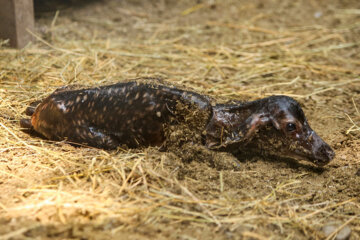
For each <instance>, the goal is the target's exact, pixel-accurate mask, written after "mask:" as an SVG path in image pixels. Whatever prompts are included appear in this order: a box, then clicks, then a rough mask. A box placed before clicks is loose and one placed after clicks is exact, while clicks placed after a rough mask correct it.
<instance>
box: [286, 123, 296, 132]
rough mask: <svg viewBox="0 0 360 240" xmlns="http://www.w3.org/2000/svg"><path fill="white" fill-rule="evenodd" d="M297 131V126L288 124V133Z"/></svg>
mask: <svg viewBox="0 0 360 240" xmlns="http://www.w3.org/2000/svg"><path fill="white" fill-rule="evenodd" d="M295 130H296V125H295V123H288V124H286V131H288V132H293V131H295Z"/></svg>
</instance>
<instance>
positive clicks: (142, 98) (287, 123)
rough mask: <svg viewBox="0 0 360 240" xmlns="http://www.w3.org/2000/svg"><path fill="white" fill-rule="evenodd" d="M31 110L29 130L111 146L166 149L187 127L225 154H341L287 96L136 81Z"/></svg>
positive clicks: (50, 100)
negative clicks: (239, 97)
mask: <svg viewBox="0 0 360 240" xmlns="http://www.w3.org/2000/svg"><path fill="white" fill-rule="evenodd" d="M26 113H27V115H30V116H31V119H22V120H21V121H20V125H21V126H22V127H23V128H26V129H32V130H35V131H36V132H37V133H40V134H41V135H43V136H44V137H46V138H47V139H51V140H66V141H68V142H72V143H79V144H85V145H89V146H94V147H98V148H104V149H114V148H117V147H119V146H121V145H123V144H125V145H127V146H128V147H130V148H136V147H142V146H161V145H163V144H164V143H165V142H166V140H167V136H169V135H168V134H166V132H167V131H170V130H171V129H172V126H174V125H175V126H176V125H179V124H188V125H189V126H192V127H191V129H192V130H191V131H193V132H194V134H199V135H201V138H202V144H203V145H205V146H206V147H207V148H209V149H214V150H218V151H228V152H232V153H236V152H249V153H254V154H260V155H267V156H268V155H274V156H279V157H286V158H293V159H306V160H309V161H311V162H313V163H315V164H317V165H319V166H322V165H325V164H327V163H329V162H330V161H331V160H332V159H333V158H334V155H335V154H334V152H333V150H332V149H331V147H330V146H329V145H328V144H327V143H325V142H324V141H323V140H322V139H321V138H320V137H319V136H318V135H317V134H316V133H315V132H314V131H313V130H312V129H311V128H310V126H309V124H308V121H307V120H306V118H305V115H304V113H303V111H302V109H301V107H300V105H299V103H298V102H296V101H295V100H294V99H292V98H290V97H287V96H271V97H268V98H264V99H260V100H256V101H251V102H245V103H240V102H237V103H235V104H234V103H231V104H216V103H213V102H212V100H211V99H210V98H209V97H207V96H204V95H200V94H198V93H195V92H192V91H187V90H182V89H179V88H176V87H171V86H167V85H164V84H158V83H149V82H141V81H132V82H126V83H118V84H114V85H109V86H103V87H97V88H91V89H78V90H76V89H75V90H74V89H71V87H65V88H60V89H58V90H56V91H55V92H54V93H53V94H51V95H50V96H49V97H47V98H45V99H44V100H43V101H42V102H41V103H40V104H39V105H38V106H37V107H36V108H35V107H33V106H30V107H28V109H27V111H26ZM189 119H190V120H191V119H192V121H190V120H189Z"/></svg>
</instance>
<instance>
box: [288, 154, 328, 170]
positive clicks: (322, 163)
mask: <svg viewBox="0 0 360 240" xmlns="http://www.w3.org/2000/svg"><path fill="white" fill-rule="evenodd" d="M283 157H286V158H292V159H294V160H297V161H302V160H306V161H308V162H311V163H313V164H315V165H317V166H319V167H322V166H325V165H326V164H328V163H329V162H330V161H331V159H330V160H327V159H322V158H316V157H313V156H311V157H309V156H307V155H305V154H301V153H293V152H292V153H286V154H284V155H283Z"/></svg>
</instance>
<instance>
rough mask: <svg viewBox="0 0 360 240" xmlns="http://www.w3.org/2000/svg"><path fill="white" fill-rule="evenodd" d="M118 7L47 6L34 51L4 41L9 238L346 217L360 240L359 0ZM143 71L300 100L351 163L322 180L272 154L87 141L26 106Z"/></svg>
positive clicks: (241, 229)
mask: <svg viewBox="0 0 360 240" xmlns="http://www.w3.org/2000/svg"><path fill="white" fill-rule="evenodd" d="M105 3H106V4H105ZM105 3H98V2H94V3H91V4H88V5H86V4H84V5H82V6H81V7H80V8H77V9H76V10H73V9H67V8H65V9H63V10H61V11H60V12H57V13H56V14H54V13H52V12H51V13H43V14H42V17H39V18H38V19H37V31H36V32H34V33H32V34H33V35H34V38H35V39H36V41H35V42H34V43H33V44H30V45H28V46H27V47H26V48H24V49H23V50H13V49H9V48H7V47H6V41H3V42H1V43H0V44H1V45H0V46H1V48H0V56H1V57H0V66H1V68H0V84H1V86H0V99H1V101H0V129H1V131H0V154H1V155H0V172H1V175H0V176H1V177H0V189H1V192H2V194H1V197H0V207H1V208H0V209H1V210H0V212H1V215H0V216H1V221H2V222H3V223H7V227H2V228H0V233H1V234H2V236H0V239H10V238H12V237H15V238H21V237H24V236H27V237H33V236H37V235H40V236H47V237H49V238H50V237H69V238H70V237H80V236H81V237H85V238H86V237H88V238H100V237H99V236H97V232H100V233H99V234H101V235H104V236H105V237H111V236H127V237H137V238H140V239H141V238H154V237H155V236H157V237H164V238H175V237H176V236H180V238H186V239H190V238H200V239H201V238H208V237H213V238H214V237H217V238H221V239H225V238H239V237H244V238H245V239H246V238H249V239H250V238H251V239H278V238H285V237H286V236H288V238H289V239H309V238H312V239H319V238H324V235H323V233H322V231H321V229H322V226H323V225H324V224H326V223H327V222H329V221H333V220H337V221H340V222H341V223H342V225H340V227H339V229H338V230H341V228H342V227H344V226H345V225H349V226H351V228H352V230H353V233H352V237H353V239H357V238H360V227H359V226H360V219H359V214H360V212H359V207H360V206H359V199H358V196H357V194H355V193H356V191H359V187H358V186H356V185H359V184H358V183H359V179H358V178H359V177H356V176H355V174H354V173H353V172H354V169H356V168H359V165H360V161H359V159H360V158H359V154H358V151H359V150H360V140H359V134H360V133H359V130H360V128H359V121H360V114H359V111H358V108H359V86H360V78H359V75H360V68H359V66H360V60H359V59H360V58H359V57H360V55H359V52H360V51H359V43H360V42H359V39H360V33H359V27H360V19H359V16H360V15H359V10H358V8H359V4H357V2H356V1H355V0H354V1H353V2H351V1H348V3H346V4H345V3H343V5H342V4H341V1H339V2H337V1H328V2H325V1H323V2H322V1H319V2H317V1H312V0H309V1H306V0H303V1H297V2H293V1H290V0H289V1H278V2H271V3H269V2H266V1H256V2H251V1H208V2H207V1H204V2H200V3H196V2H195V1H182V2H181V4H180V3H177V2H176V1H174V2H171V1H170V2H167V1H159V2H157V1H153V2H152V1H147V2H141V1H127V2H126V1H124V2H118V1H106V2H105ZM230 6H231V7H230ZM312 9H315V10H312ZM145 76H152V77H154V76H158V77H162V78H165V79H166V80H168V81H173V82H176V83H177V84H182V85H185V86H187V87H191V88H193V89H196V90H197V91H200V92H203V93H206V94H209V95H211V96H214V97H216V98H218V99H219V100H220V101H223V100H229V99H242V100H244V99H255V98H259V97H264V96H268V95H273V94H286V95H289V96H292V97H294V98H296V99H297V100H299V101H300V102H301V103H303V105H305V104H306V106H305V111H306V112H307V114H308V117H309V119H310V122H311V123H312V125H313V127H314V128H315V129H317V130H318V131H319V132H320V133H321V134H322V135H323V136H324V138H325V139H326V140H327V141H329V142H330V143H331V145H333V146H335V148H336V150H337V156H338V157H337V159H336V161H335V163H332V164H330V167H328V168H329V169H330V170H326V171H325V173H322V174H319V173H318V170H317V169H315V170H314V168H313V167H311V166H308V165H306V166H305V167H304V166H302V165H301V166H300V167H299V166H297V167H296V168H292V167H289V165H287V164H286V163H276V162H273V161H264V160H259V161H255V162H254V161H249V162H241V163H240V166H232V165H231V163H232V161H233V160H232V159H231V157H230V156H228V155H226V154H218V155H217V156H216V157H217V158H218V159H220V160H219V161H224V162H225V163H223V164H221V163H218V165H216V164H215V166H209V164H208V163H207V162H206V159H201V157H198V158H197V157H196V156H194V159H193V161H192V162H190V163H188V162H182V161H181V160H180V159H178V158H177V157H175V155H173V154H171V153H163V152H159V151H158V150H157V149H153V148H149V149H140V150H126V149H118V151H103V150H99V149H92V148H86V147H84V148H76V147H73V146H70V145H68V144H66V143H63V142H51V141H46V140H44V139H40V138H36V137H31V136H29V135H28V134H26V133H24V132H22V131H21V129H20V128H19V124H18V121H19V119H20V118H22V117H24V114H23V112H24V110H25V108H26V107H27V105H28V104H29V103H31V102H33V101H35V100H39V99H41V98H43V97H45V96H47V95H48V94H49V93H51V92H52V91H53V90H54V89H56V88H57V87H59V86H63V85H68V84H83V85H88V86H95V85H103V84H110V83H114V82H117V81H122V80H125V79H129V78H134V77H145ZM356 103H357V104H356ZM329 109H330V110H329ZM329 126H331V127H330V128H329ZM350 149H355V150H353V151H350ZM226 159H229V160H226ZM226 164H228V165H226ZM225 165H226V166H225ZM196 171H199V172H198V173H197V172H196ZM267 171H268V174H267ZM333 174H339V175H333ZM338 177H339V178H340V179H337V178H338ZM340 190H341V191H340ZM4 226H5V225H4ZM44 229H45V230H46V231H45V235H44V233H41V231H44ZM69 229H70V230H69ZM74 229H77V230H76V231H75V230H74ZM199 229H200V230H199ZM104 230H105V231H104ZM181 231H183V232H181ZM199 231H200V232H199ZM41 234H43V235H41ZM96 236H97V237H96ZM334 236H335V234H333V235H331V236H328V237H327V239H332V238H333V237H334Z"/></svg>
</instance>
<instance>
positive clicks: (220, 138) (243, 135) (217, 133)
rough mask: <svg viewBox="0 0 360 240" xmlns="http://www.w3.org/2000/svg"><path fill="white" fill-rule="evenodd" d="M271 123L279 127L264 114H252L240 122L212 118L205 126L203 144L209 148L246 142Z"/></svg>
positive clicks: (278, 126)
mask: <svg viewBox="0 0 360 240" xmlns="http://www.w3.org/2000/svg"><path fill="white" fill-rule="evenodd" d="M271 123H272V124H273V125H274V127H275V128H276V129H280V125H279V123H278V122H276V121H274V120H273V119H272V118H271V117H270V116H269V115H265V114H253V115H251V116H250V117H248V118H247V119H246V120H245V121H243V122H242V123H233V122H231V123H230V122H226V121H219V120H217V119H216V118H213V119H211V120H210V122H209V124H208V125H207V127H206V141H205V145H206V146H207V147H208V148H210V149H219V148H225V147H227V146H229V145H230V144H235V143H241V142H244V144H246V142H249V141H250V140H251V139H252V138H253V137H254V136H255V134H256V132H258V131H259V130H260V129H261V128H263V127H265V126H267V125H269V124H271Z"/></svg>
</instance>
